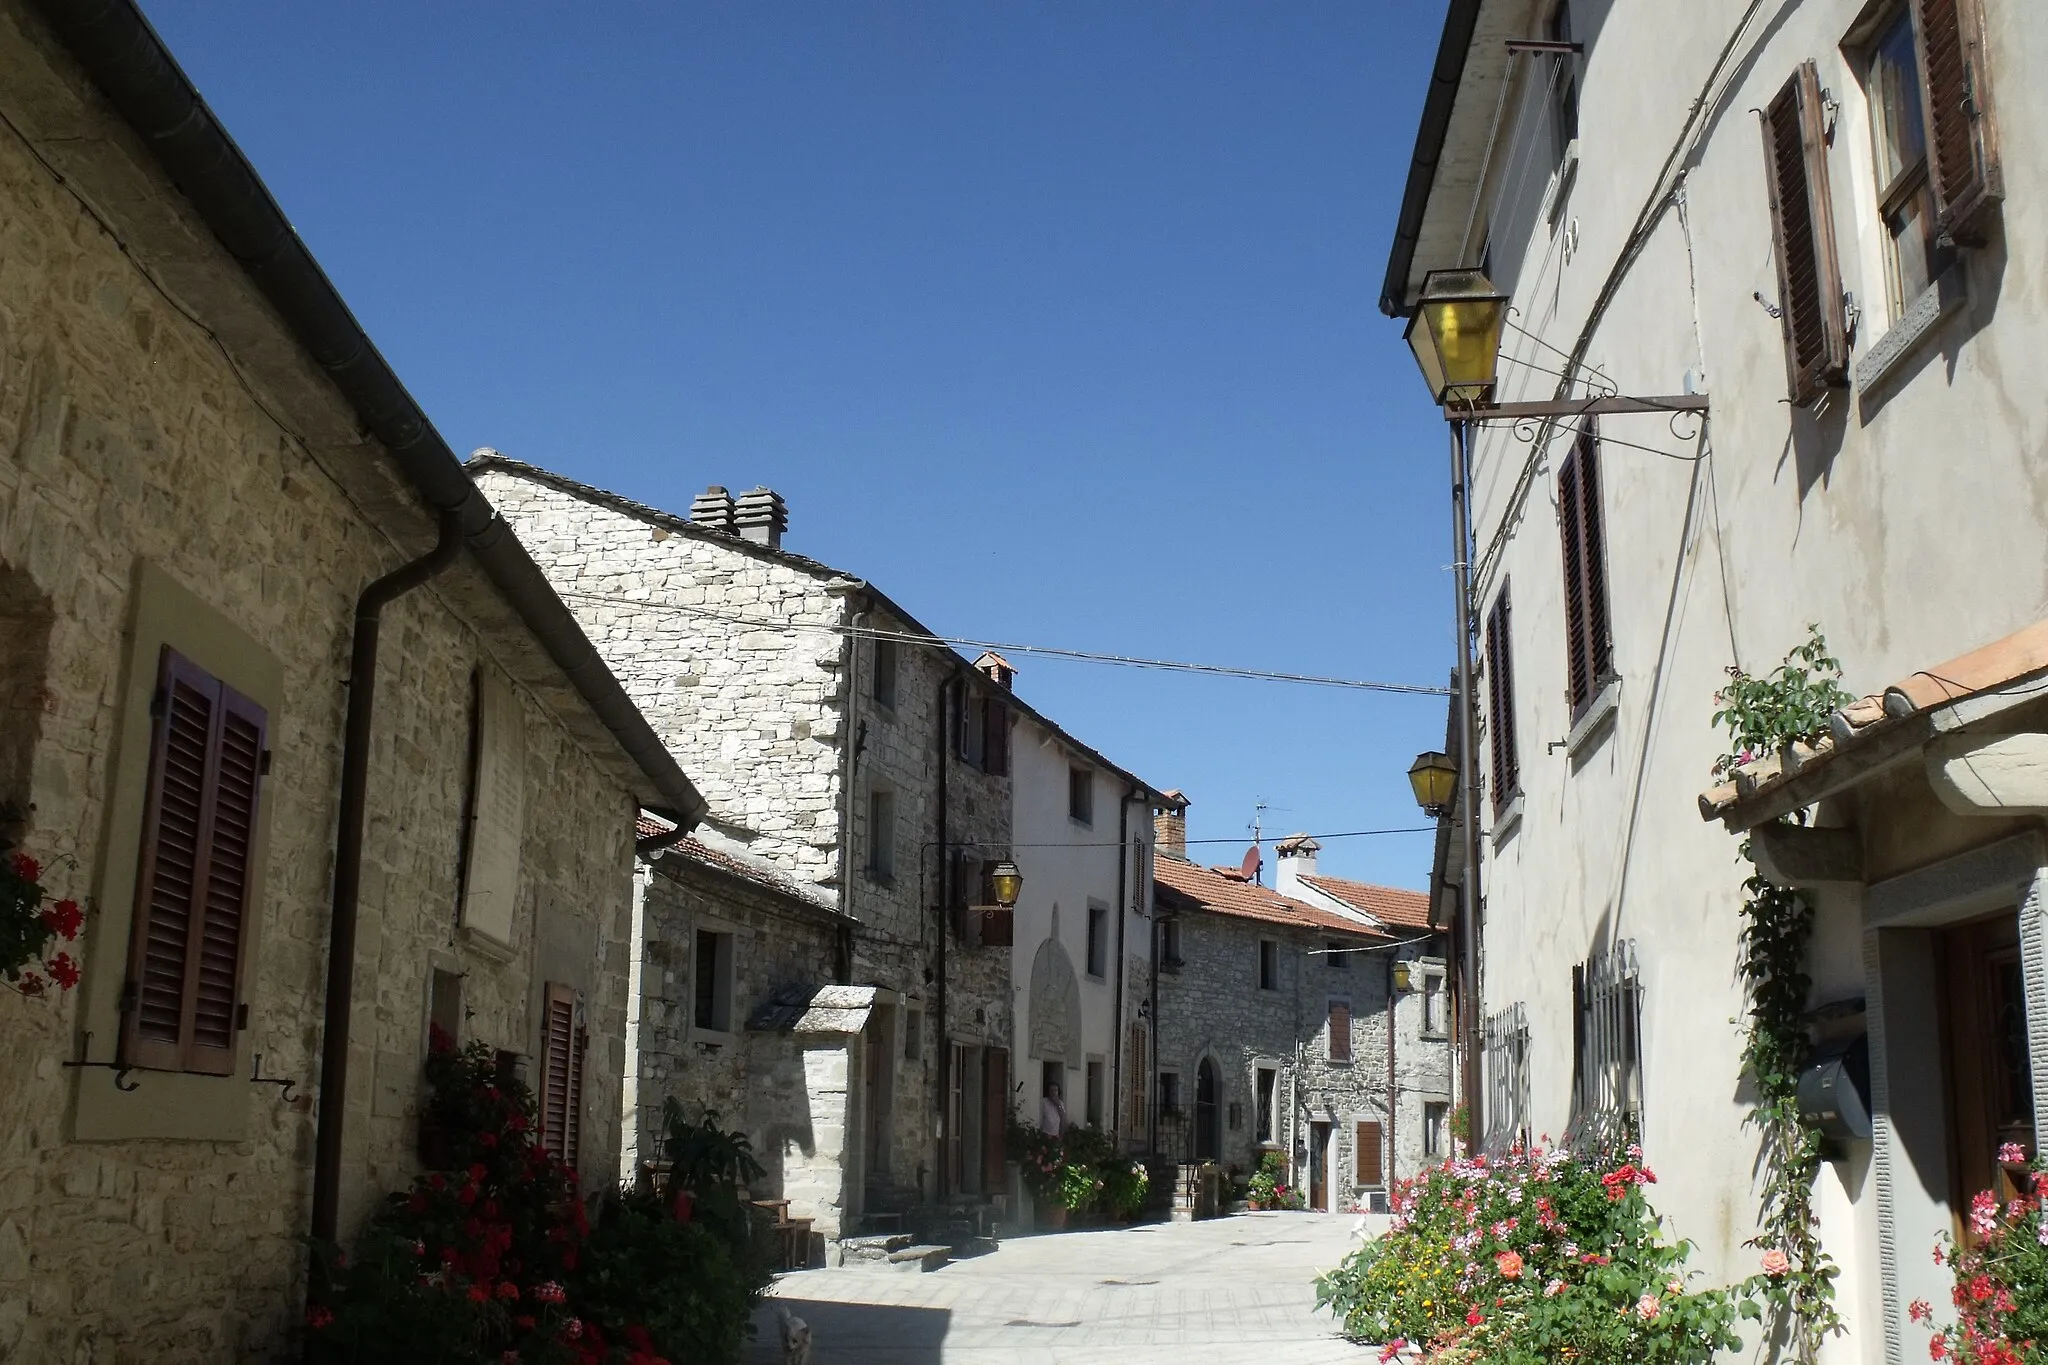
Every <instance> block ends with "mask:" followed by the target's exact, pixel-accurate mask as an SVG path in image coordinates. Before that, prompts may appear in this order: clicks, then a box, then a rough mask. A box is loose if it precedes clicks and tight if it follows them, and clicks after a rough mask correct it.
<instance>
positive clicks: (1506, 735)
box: [1486, 587, 1522, 810]
mask: <svg viewBox="0 0 2048 1365" xmlns="http://www.w3.org/2000/svg"><path fill="white" fill-rule="evenodd" d="M1486 695H1487V717H1486V731H1487V741H1488V744H1489V747H1490V748H1491V749H1492V751H1493V808H1494V809H1495V810H1499V809H1501V807H1503V806H1505V805H1507V803H1508V801H1509V800H1510V799H1512V798H1513V796H1514V795H1515V793H1516V792H1517V791H1519V790H1521V786H1522V773H1521V759H1520V754H1519V750H1518V749H1517V747H1516V744H1515V663H1514V644H1513V637H1512V636H1511V635H1510V634H1509V633H1508V590H1507V588H1506V587H1502V588H1501V590H1500V596H1498V597H1496V598H1495V599H1494V601H1493V609H1492V610H1491V611H1489V612H1487V614H1486Z"/></svg>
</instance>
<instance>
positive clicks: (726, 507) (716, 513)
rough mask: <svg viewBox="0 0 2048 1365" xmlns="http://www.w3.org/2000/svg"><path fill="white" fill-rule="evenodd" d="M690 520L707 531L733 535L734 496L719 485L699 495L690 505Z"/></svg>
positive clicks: (713, 485) (714, 485)
mask: <svg viewBox="0 0 2048 1365" xmlns="http://www.w3.org/2000/svg"><path fill="white" fill-rule="evenodd" d="M690 520H691V521H692V522H694V523H696V524H697V525H699V526H701V527H703V528H704V529H705V530H707V531H720V532H723V533H724V534H726V535H732V534H734V532H733V525H732V494H730V493H728V492H726V491H725V490H724V489H723V488H720V487H719V486H718V485H717V484H715V483H714V484H712V485H711V487H709V488H707V489H705V490H704V491H703V492H702V493H699V494H698V495H697V500H696V501H695V502H693V503H691V504H690Z"/></svg>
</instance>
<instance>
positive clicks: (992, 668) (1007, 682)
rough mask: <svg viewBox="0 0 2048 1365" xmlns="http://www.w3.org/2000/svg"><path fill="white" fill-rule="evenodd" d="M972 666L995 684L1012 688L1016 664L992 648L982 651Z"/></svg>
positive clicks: (1015, 675)
mask: <svg viewBox="0 0 2048 1365" xmlns="http://www.w3.org/2000/svg"><path fill="white" fill-rule="evenodd" d="M974 666H975V668H976V669H977V670H979V671H980V673H981V675H982V676H983V677H985V678H987V679H988V680H989V681H990V682H992V683H994V684H995V685H996V686H998V687H1001V688H1003V689H1005V690H1014V689H1013V688H1012V687H1011V684H1012V683H1014V682H1015V681H1016V679H1017V669H1016V666H1015V665H1014V664H1012V663H1011V662H1010V661H1009V660H1008V659H1005V658H1004V657H1003V656H1002V655H1000V654H998V653H996V652H995V651H994V650H992V649H991V650H987V651H984V652H983V654H982V656H981V657H980V658H979V659H976V660H975V661H974Z"/></svg>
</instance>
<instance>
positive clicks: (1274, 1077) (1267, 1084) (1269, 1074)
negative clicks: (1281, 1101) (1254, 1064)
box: [1253, 1066, 1280, 1142]
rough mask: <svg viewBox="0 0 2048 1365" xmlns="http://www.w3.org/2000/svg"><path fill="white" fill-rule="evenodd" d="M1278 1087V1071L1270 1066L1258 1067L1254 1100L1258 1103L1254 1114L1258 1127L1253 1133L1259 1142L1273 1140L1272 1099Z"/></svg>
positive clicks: (1277, 1091)
mask: <svg viewBox="0 0 2048 1365" xmlns="http://www.w3.org/2000/svg"><path fill="white" fill-rule="evenodd" d="M1279 1089H1280V1073H1279V1072H1278V1071H1275V1070H1274V1069H1273V1068H1272V1067H1270V1066H1262V1067H1260V1068H1259V1074H1258V1089H1257V1092H1256V1101H1255V1102H1256V1103H1257V1105H1258V1113H1257V1115H1256V1118H1257V1122H1258V1127H1257V1128H1256V1129H1255V1130H1254V1134H1253V1135H1254V1136H1255V1137H1256V1138H1257V1139H1258V1140H1259V1141H1260V1142H1271V1141H1273V1140H1274V1139H1273V1101H1274V1097H1275V1096H1276V1095H1277V1094H1278V1093H1279Z"/></svg>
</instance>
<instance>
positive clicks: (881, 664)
mask: <svg viewBox="0 0 2048 1365" xmlns="http://www.w3.org/2000/svg"><path fill="white" fill-rule="evenodd" d="M899 651H900V646H899V645H898V644H897V642H896V641H894V640H877V641H875V662H874V670H875V671H874V677H873V684H872V688H871V690H872V692H873V694H874V698H875V702H876V704H877V705H880V706H886V707H888V708H889V709H890V710H891V711H894V710H895V709H896V665H897V656H898V653H899Z"/></svg>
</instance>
